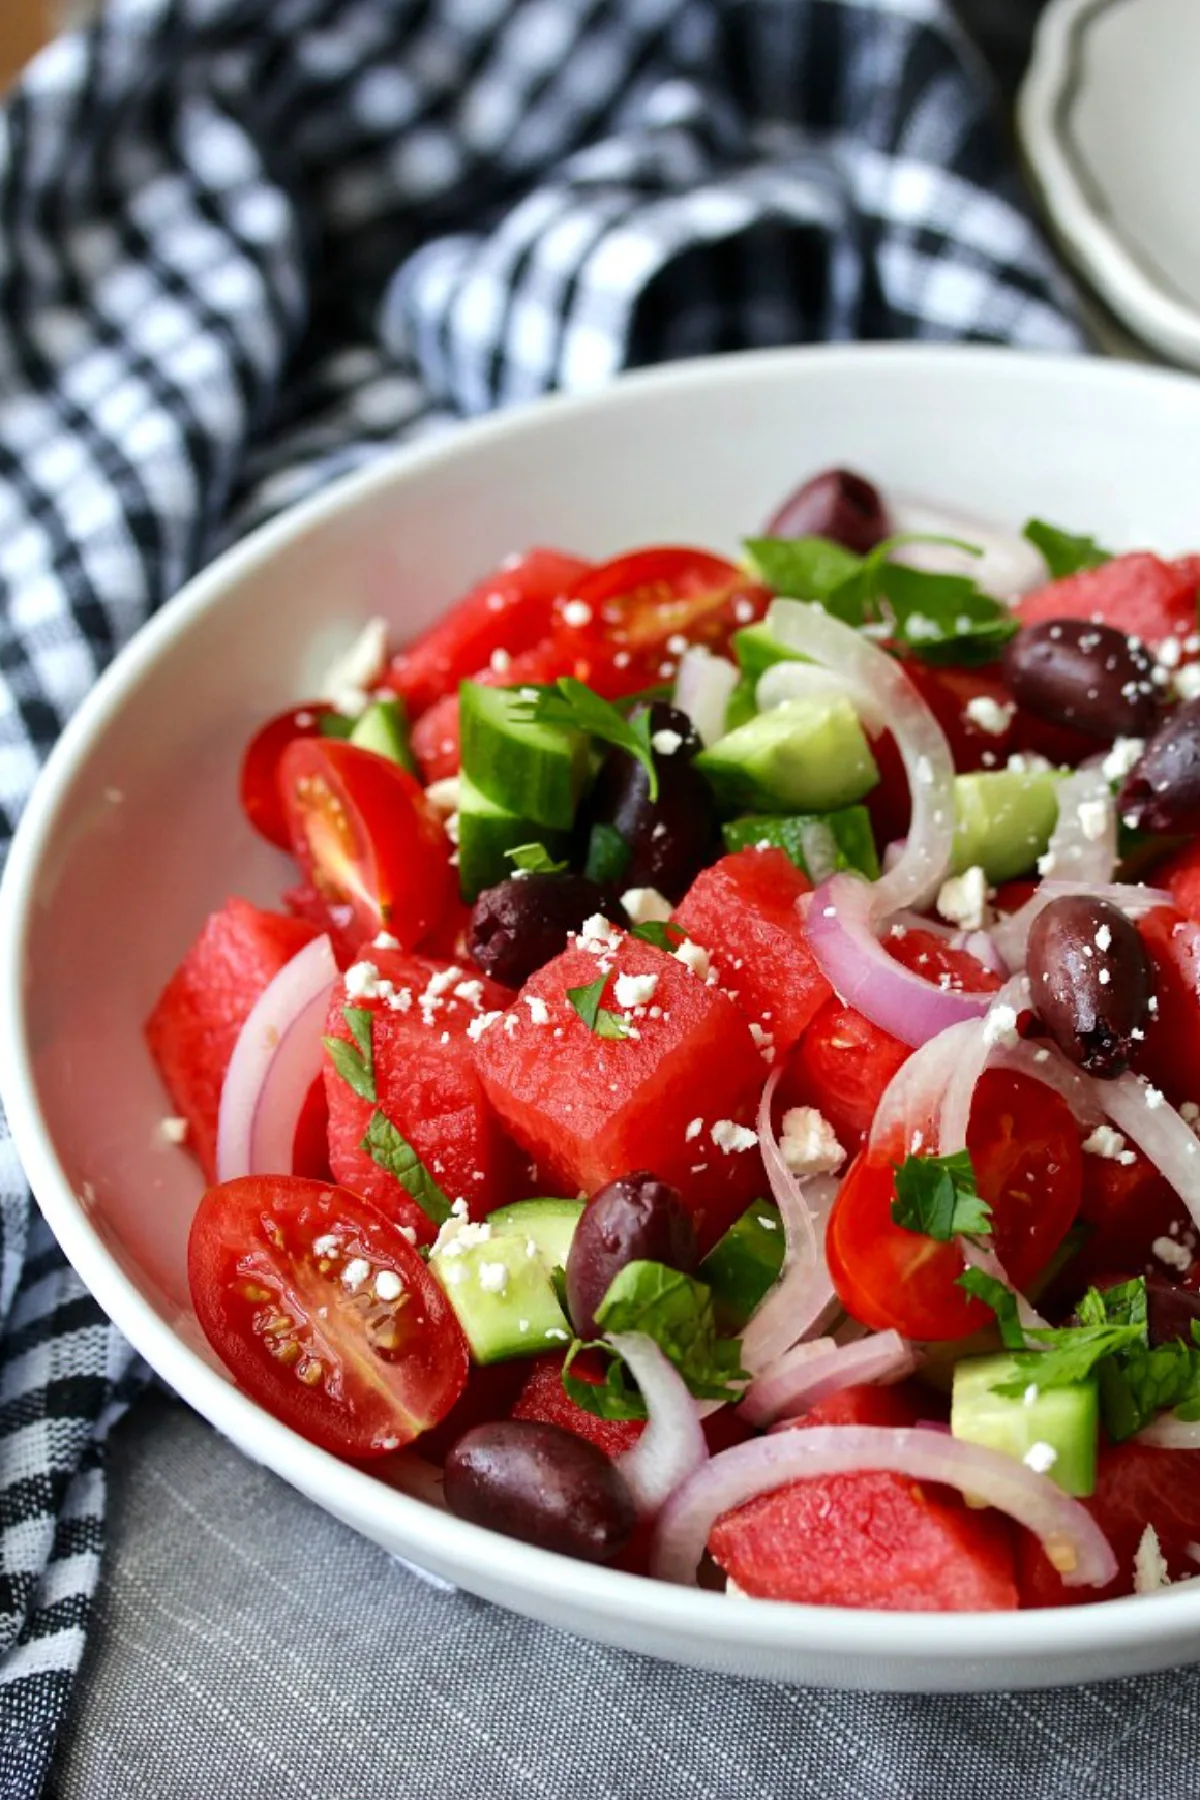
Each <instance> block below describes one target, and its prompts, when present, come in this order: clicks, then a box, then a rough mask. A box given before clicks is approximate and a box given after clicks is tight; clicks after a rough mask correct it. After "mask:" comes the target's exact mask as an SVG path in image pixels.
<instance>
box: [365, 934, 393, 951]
mask: <svg viewBox="0 0 1200 1800" xmlns="http://www.w3.org/2000/svg"><path fill="white" fill-rule="evenodd" d="M371 943H372V946H373V947H374V948H375V949H376V950H398V949H399V948H400V939H399V938H398V937H393V936H392V934H391V932H390V931H380V932H378V933H376V935H375V937H373V938H372V940H371Z"/></svg>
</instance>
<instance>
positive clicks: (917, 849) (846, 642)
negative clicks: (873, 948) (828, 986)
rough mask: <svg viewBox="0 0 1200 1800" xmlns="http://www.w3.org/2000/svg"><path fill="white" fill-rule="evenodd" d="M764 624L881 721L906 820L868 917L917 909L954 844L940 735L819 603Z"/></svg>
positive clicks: (909, 691)
mask: <svg viewBox="0 0 1200 1800" xmlns="http://www.w3.org/2000/svg"><path fill="white" fill-rule="evenodd" d="M767 628H768V630H769V631H770V632H771V635H772V636H773V637H775V638H777V639H778V641H779V642H780V643H781V644H783V645H785V646H786V648H787V649H789V650H798V651H799V652H800V654H801V655H802V656H806V657H809V658H811V659H812V661H814V662H818V663H821V664H823V665H824V666H825V668H827V669H833V670H834V671H835V672H836V673H838V674H839V675H843V676H844V677H845V678H846V680H847V682H848V683H849V685H850V687H851V688H852V689H853V690H854V694H855V705H856V707H857V708H858V710H859V712H860V714H862V715H863V716H864V717H865V716H869V715H870V714H871V713H874V714H875V715H876V716H877V717H880V718H883V719H886V720H887V723H888V726H889V728H890V730H891V732H892V736H893V737H894V738H895V740H896V747H897V749H898V750H899V752H900V757H901V760H902V761H903V763H904V772H905V774H906V775H907V777H908V786H909V791H910V793H911V796H912V819H911V821H910V823H909V828H908V836H907V838H906V839H905V844H904V853H903V855H902V856H901V857H900V858H899V860H898V861H897V862H896V864H895V866H894V867H893V868H891V869H889V870H888V872H887V874H886V875H884V876H883V877H882V878H881V879H880V880H879V881H877V882H876V883H875V884H874V888H873V889H872V900H873V912H872V922H877V921H878V920H880V919H883V918H885V917H886V916H887V915H888V914H889V913H893V912H895V911H896V910H897V908H899V907H901V906H915V907H916V908H917V909H918V910H920V908H921V907H922V906H924V905H926V904H927V903H928V902H929V901H930V900H931V899H932V898H933V896H934V894H936V893H937V890H938V888H939V887H940V886H941V883H942V881H943V879H944V878H945V875H946V872H947V870H948V869H949V867H950V853H951V849H952V847H953V843H954V825H955V816H954V761H953V758H952V757H951V754H950V746H949V744H948V743H947V742H946V734H945V733H944V731H943V730H942V728H941V726H940V725H939V724H938V722H937V720H936V719H935V718H934V716H933V713H932V712H931V711H930V709H929V707H928V706H927V705H926V704H925V702H924V700H923V699H922V698H921V696H920V695H919V694H918V693H917V690H916V688H915V687H914V686H913V684H912V682H911V681H910V680H909V679H908V676H907V675H906V674H905V673H904V670H903V669H902V668H901V666H900V664H899V663H898V662H896V661H894V660H893V658H892V657H890V656H889V655H888V653H887V651H886V650H881V649H880V648H879V646H878V645H877V644H872V643H871V642H870V640H869V639H868V638H866V637H864V636H863V635H862V633H861V632H858V631H855V630H854V629H853V628H852V627H851V626H849V625H843V624H842V623H841V621H840V620H839V619H835V618H833V617H832V616H831V614H829V613H827V612H826V611H825V610H824V609H823V608H822V607H820V606H813V605H809V604H808V603H807V602H805V601H802V600H774V601H772V603H771V607H770V610H769V611H768V613H767ZM835 985H836V984H835ZM864 1010H865V1009H864ZM870 1016H871V1015H870V1014H868V1017H870Z"/></svg>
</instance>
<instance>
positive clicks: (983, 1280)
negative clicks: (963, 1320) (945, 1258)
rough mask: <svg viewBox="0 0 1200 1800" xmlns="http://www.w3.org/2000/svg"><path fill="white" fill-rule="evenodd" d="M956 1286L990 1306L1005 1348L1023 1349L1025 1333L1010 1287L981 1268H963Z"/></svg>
mask: <svg viewBox="0 0 1200 1800" xmlns="http://www.w3.org/2000/svg"><path fill="white" fill-rule="evenodd" d="M958 1286H959V1287H960V1288H963V1289H964V1290H965V1291H966V1292H967V1293H968V1294H972V1295H974V1297H975V1299H976V1300H982V1301H983V1303H984V1305H985V1306H990V1307H991V1309H992V1311H993V1312H994V1313H995V1315H996V1323H997V1324H998V1325H999V1327H1000V1341H1001V1343H1002V1344H1003V1345H1004V1347H1005V1348H1006V1349H1007V1350H1024V1348H1025V1333H1024V1331H1023V1330H1022V1329H1021V1321H1020V1319H1019V1318H1018V1317H1017V1296H1016V1295H1015V1294H1014V1293H1013V1291H1012V1289H1011V1288H1008V1287H1005V1285H1004V1283H1003V1282H1002V1281H997V1280H996V1277H995V1276H994V1275H989V1274H987V1273H986V1271H985V1270H983V1269H964V1270H963V1272H962V1274H961V1275H960V1276H959V1278H958Z"/></svg>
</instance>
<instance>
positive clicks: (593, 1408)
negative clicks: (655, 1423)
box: [562, 1338, 646, 1419]
mask: <svg viewBox="0 0 1200 1800" xmlns="http://www.w3.org/2000/svg"><path fill="white" fill-rule="evenodd" d="M581 1350H603V1351H604V1352H605V1354H606V1355H607V1356H608V1358H609V1363H608V1367H607V1369H606V1371H605V1375H604V1380H603V1381H601V1382H596V1381H585V1380H584V1378H583V1377H582V1376H581V1375H573V1374H572V1373H571V1370H572V1366H573V1364H574V1362H575V1358H576V1357H577V1356H578V1355H579V1353H580V1351H581ZM562 1384H563V1392H564V1393H565V1394H566V1396H567V1398H568V1400H573V1401H574V1402H575V1404H576V1406H581V1407H582V1408H583V1410H584V1412H588V1413H591V1414H592V1417H593V1418H596V1419H644V1418H645V1417H646V1403H645V1401H644V1400H643V1399H642V1396H641V1395H640V1394H639V1393H638V1391H637V1389H636V1388H635V1387H632V1386H631V1385H630V1382H629V1376H628V1374H627V1372H626V1368H625V1364H624V1363H623V1362H622V1361H621V1358H620V1357H619V1356H614V1355H613V1353H612V1350H611V1348H610V1346H609V1345H608V1344H606V1343H605V1342H604V1340H603V1338H600V1339H598V1340H597V1341H596V1342H594V1343H583V1342H582V1341H581V1340H580V1339H579V1338H576V1339H575V1342H574V1343H573V1344H572V1345H571V1348H570V1349H569V1350H568V1351H567V1354H566V1357H565V1359H564V1361H563V1366H562Z"/></svg>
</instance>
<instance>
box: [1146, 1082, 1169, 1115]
mask: <svg viewBox="0 0 1200 1800" xmlns="http://www.w3.org/2000/svg"><path fill="white" fill-rule="evenodd" d="M1164 1104H1165V1103H1164V1101H1163V1097H1162V1093H1161V1092H1160V1090H1159V1089H1158V1088H1156V1087H1151V1085H1150V1083H1149V1082H1147V1083H1146V1111H1147V1112H1157V1111H1158V1109H1159V1107H1160V1106H1162V1105H1164Z"/></svg>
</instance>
